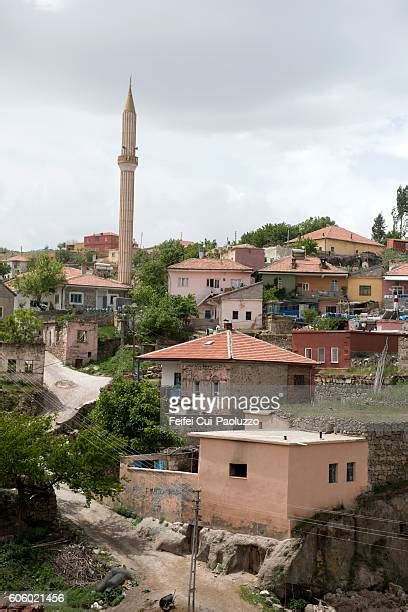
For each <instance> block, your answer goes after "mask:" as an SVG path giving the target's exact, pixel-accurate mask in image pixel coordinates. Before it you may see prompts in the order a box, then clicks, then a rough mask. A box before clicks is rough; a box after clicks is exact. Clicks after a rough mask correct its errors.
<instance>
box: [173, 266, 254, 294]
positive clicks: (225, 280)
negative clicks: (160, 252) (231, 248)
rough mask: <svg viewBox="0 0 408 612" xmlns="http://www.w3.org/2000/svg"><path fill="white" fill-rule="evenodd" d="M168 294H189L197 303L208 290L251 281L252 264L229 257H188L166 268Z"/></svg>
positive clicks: (221, 290) (220, 290) (237, 285)
mask: <svg viewBox="0 0 408 612" xmlns="http://www.w3.org/2000/svg"><path fill="white" fill-rule="evenodd" d="M167 273H168V291H169V293H170V295H183V296H187V295H193V296H194V297H195V299H196V302H197V304H198V303H200V302H201V301H202V300H204V299H205V298H206V297H207V296H208V295H209V294H219V293H224V292H225V291H229V290H231V289H238V288H239V287H243V286H245V285H250V284H251V283H253V282H254V279H253V278H252V273H253V268H249V267H248V266H245V265H244V264H241V263H238V262H236V261H231V260H229V259H211V258H204V257H203V258H192V259H186V260H185V261H182V262H180V263H177V264H173V265H172V266H169V267H168V268H167Z"/></svg>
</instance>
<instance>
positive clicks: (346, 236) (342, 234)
mask: <svg viewBox="0 0 408 612" xmlns="http://www.w3.org/2000/svg"><path fill="white" fill-rule="evenodd" d="M301 238H302V239H305V238H307V239H310V240H324V239H325V238H328V239H330V240H343V241H346V242H358V243H359V244H366V245H367V246H368V247H369V246H375V247H382V248H385V246H384V245H383V244H380V243H379V242H376V241H375V240H371V239H370V238H366V237H365V236H361V235H360V234H356V232H351V231H350V230H348V229H345V228H344V227H339V226H338V225H328V226H327V227H322V229H318V230H315V231H314V232H308V233H307V234H302V236H301ZM298 240H299V238H293V239H292V240H289V241H288V243H287V244H293V243H295V242H297V241H298Z"/></svg>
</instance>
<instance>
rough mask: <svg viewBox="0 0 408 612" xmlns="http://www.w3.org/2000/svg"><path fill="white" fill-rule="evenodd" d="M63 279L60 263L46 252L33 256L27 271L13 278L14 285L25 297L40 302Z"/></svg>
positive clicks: (53, 290)
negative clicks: (33, 258)
mask: <svg viewBox="0 0 408 612" xmlns="http://www.w3.org/2000/svg"><path fill="white" fill-rule="evenodd" d="M64 281H65V275H64V269H63V265H62V263H61V262H59V261H56V260H55V259H52V258H51V257H50V256H49V255H48V254H47V253H41V254H40V255H38V256H37V257H36V258H35V260H34V261H33V263H32V265H31V266H30V269H29V271H28V272H26V273H25V274H21V275H20V276H18V277H17V278H16V279H15V280H14V286H15V287H16V289H17V290H18V291H20V292H21V293H22V294H23V295H25V296H26V297H32V298H33V299H34V300H35V301H37V302H41V299H42V298H43V297H44V296H46V295H49V294H50V293H54V292H55V290H56V288H57V287H58V285H60V284H62V283H63V282H64Z"/></svg>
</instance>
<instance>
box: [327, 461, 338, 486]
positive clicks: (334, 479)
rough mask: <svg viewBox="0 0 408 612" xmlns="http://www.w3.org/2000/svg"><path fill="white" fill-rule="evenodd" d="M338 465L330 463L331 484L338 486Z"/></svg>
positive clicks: (329, 479) (329, 480)
mask: <svg viewBox="0 0 408 612" xmlns="http://www.w3.org/2000/svg"><path fill="white" fill-rule="evenodd" d="M338 467H339V464H338V463H329V478H328V482H329V484H336V483H337V480H338V471H339V470H338Z"/></svg>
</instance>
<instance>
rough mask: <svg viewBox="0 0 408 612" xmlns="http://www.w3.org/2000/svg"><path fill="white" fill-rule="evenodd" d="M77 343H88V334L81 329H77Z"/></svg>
mask: <svg viewBox="0 0 408 612" xmlns="http://www.w3.org/2000/svg"><path fill="white" fill-rule="evenodd" d="M77 342H80V343H85V342H88V332H87V331H85V330H82V329H78V331H77Z"/></svg>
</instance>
